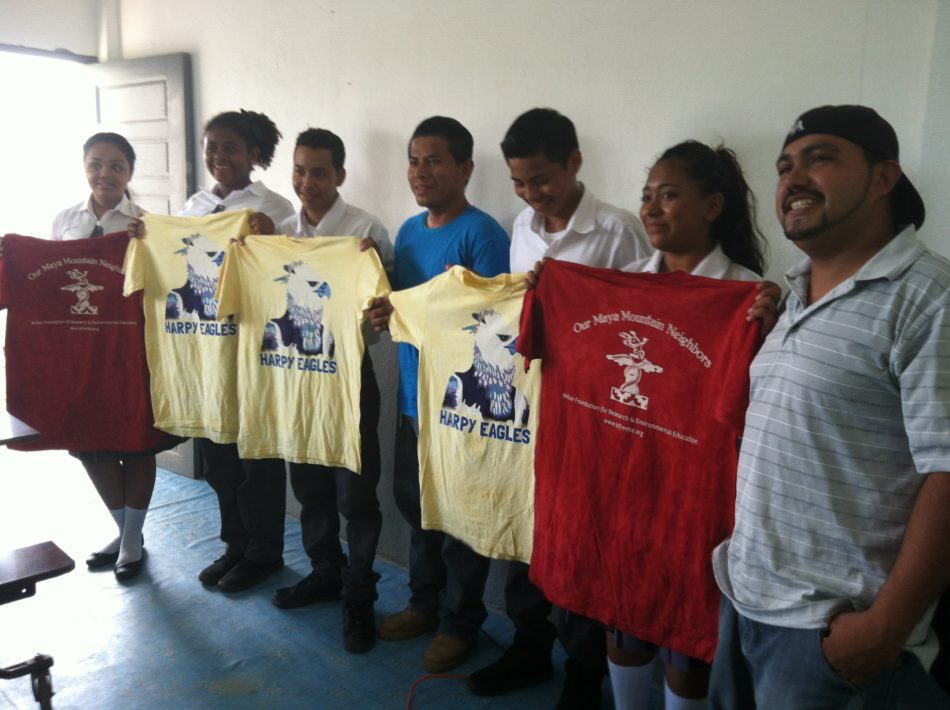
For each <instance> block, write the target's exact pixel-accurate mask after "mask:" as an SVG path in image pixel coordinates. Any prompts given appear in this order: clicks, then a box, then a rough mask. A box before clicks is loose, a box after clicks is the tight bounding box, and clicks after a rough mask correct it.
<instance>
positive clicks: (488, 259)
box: [370, 116, 509, 673]
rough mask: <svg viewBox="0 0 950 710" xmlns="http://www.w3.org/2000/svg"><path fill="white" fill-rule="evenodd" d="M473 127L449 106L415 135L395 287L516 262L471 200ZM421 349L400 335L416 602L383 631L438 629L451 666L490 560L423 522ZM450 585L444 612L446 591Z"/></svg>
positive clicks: (381, 322)
mask: <svg viewBox="0 0 950 710" xmlns="http://www.w3.org/2000/svg"><path fill="white" fill-rule="evenodd" d="M472 146H473V140H472V134H471V133H469V132H468V130H467V129H466V128H465V127H464V126H463V125H462V124H461V123H459V122H458V121H456V120H455V119H452V118H446V117H444V116H433V117H431V118H427V119H426V120H424V121H423V122H422V123H420V124H419V126H418V127H417V128H416V130H415V132H414V133H413V134H412V138H411V139H410V141H409V171H408V177H409V187H410V188H411V189H412V194H413V195H414V196H415V198H416V202H417V203H418V204H419V205H420V206H422V207H425V208H426V211H425V212H422V213H421V214H418V215H416V216H415V217H411V218H410V219H408V220H406V222H405V223H404V224H403V225H402V227H401V228H400V229H399V233H398V234H397V235H396V244H395V253H394V261H395V270H394V273H393V278H392V285H393V288H394V289H395V290H397V291H398V290H401V289H405V288H411V287H412V286H418V285H419V284H421V283H425V282H426V281H428V280H429V279H431V278H433V277H434V276H438V275H439V274H441V273H442V272H443V271H445V269H446V268H448V267H449V266H452V265H456V264H458V265H460V266H464V267H465V268H467V269H470V270H472V271H474V272H476V273H478V274H481V275H482V276H496V275H497V274H502V273H507V271H508V251H509V243H508V235H507V234H506V233H505V230H504V229H503V228H502V227H501V225H499V224H498V222H496V221H495V220H494V219H492V218H491V217H490V216H489V215H487V214H485V213H484V212H482V211H481V210H480V209H478V208H477V207H473V206H472V205H470V204H469V203H468V200H467V199H466V197H465V186H466V185H467V184H468V180H469V178H470V177H471V175H472V170H473V168H474V163H473V162H472ZM391 311H392V308H391V306H390V305H389V302H388V300H387V299H379V300H378V301H377V302H376V303H374V304H373V309H372V310H371V312H370V318H371V320H372V322H373V325H374V326H375V327H376V329H377V330H380V329H383V328H385V327H386V324H387V323H388V321H389V313H390V312H391ZM418 373H419V352H418V351H417V350H416V349H415V348H414V347H412V346H411V345H407V344H405V343H400V344H399V418H398V421H399V423H398V426H397V430H396V452H395V465H394V472H393V493H394V495H395V499H396V505H397V506H398V507H399V511H400V512H401V513H402V515H403V517H404V518H405V519H406V522H407V523H409V527H410V528H411V530H410V551H409V588H410V590H411V592H412V593H411V596H410V598H409V606H408V607H406V609H405V610H403V611H401V612H399V613H398V614H393V615H392V616H389V617H387V618H386V619H384V620H383V622H382V623H381V624H380V627H379V637H380V638H381V639H384V640H388V641H401V640H406V639H411V638H416V637H417V636H421V635H422V634H425V633H429V632H432V631H436V630H437V631H438V633H437V635H436V636H435V638H434V639H433V640H432V642H431V643H430V644H429V648H428V649H427V650H426V654H425V660H424V666H425V670H426V672H428V673H442V672H445V671H448V670H450V669H452V668H455V667H456V666H458V665H460V664H461V663H463V662H464V661H465V659H466V658H467V657H468V655H469V653H470V652H471V649H472V646H473V645H474V642H475V636H476V634H477V633H478V629H479V627H480V626H481V624H482V622H483V621H484V620H485V616H486V612H485V605H484V604H483V603H482V592H483V591H484V588H485V580H486V578H487V577H488V567H489V561H488V559H487V558H485V557H482V556H481V555H479V554H477V553H476V552H474V551H473V550H472V549H471V548H470V547H468V546H467V545H466V544H465V543H463V542H461V541H459V540H456V539H455V538H453V537H452V536H450V535H447V534H445V533H442V532H440V531H437V530H423V529H422V513H421V505H420V497H419V458H418V453H417V444H418V436H419V421H418V410H417V406H416V398H417V390H418ZM443 592H444V594H445V600H444V606H445V608H444V610H443V614H442V618H441V620H440V619H439V596H440V594H441V593H443Z"/></svg>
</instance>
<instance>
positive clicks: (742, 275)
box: [621, 244, 762, 281]
mask: <svg viewBox="0 0 950 710" xmlns="http://www.w3.org/2000/svg"><path fill="white" fill-rule="evenodd" d="M662 267H663V252H661V251H657V252H654V253H653V256H651V257H648V258H646V259H638V260H637V261H634V262H633V263H632V264H627V265H626V266H624V267H623V268H622V269H621V271H630V272H632V273H635V274H658V273H660V270H661V268H662ZM690 273H691V274H692V275H693V276H705V277H706V278H710V279H726V280H728V281H761V280H762V277H761V276H759V275H758V274H757V273H755V272H754V271H752V270H751V269H747V268H746V267H744V266H740V265H739V264H737V263H735V262H734V261H730V260H729V257H728V256H726V254H725V252H723V250H722V247H721V246H720V245H719V244H717V245H716V246H715V248H714V249H713V250H712V251H711V252H709V253H708V254H707V255H706V256H704V257H703V260H702V261H701V262H699V263H698V264H696V268H694V269H693V270H692V271H691V272H690Z"/></svg>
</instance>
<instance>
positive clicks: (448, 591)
mask: <svg viewBox="0 0 950 710" xmlns="http://www.w3.org/2000/svg"><path fill="white" fill-rule="evenodd" d="M417 442H418V429H417V425H416V423H415V420H414V419H412V418H411V417H406V416H403V415H400V416H399V425H398V427H397V429H396V454H395V458H396V461H395V470H394V472H393V493H394V495H395V498H396V506H397V507H398V508H399V512H401V513H402V516H403V517H404V518H405V519H406V522H407V523H408V524H409V527H410V533H409V589H410V590H411V592H412V594H411V596H410V598H409V606H411V607H412V608H413V609H416V610H418V611H421V612H423V613H425V614H429V615H430V616H437V615H438V613H439V599H440V596H441V595H443V594H444V606H445V614H444V615H443V617H442V620H441V623H440V624H439V631H440V632H441V633H448V634H452V635H454V636H461V637H464V638H471V637H473V636H475V634H476V633H478V629H479V628H480V627H481V625H482V622H483V621H485V617H486V616H487V612H486V611H485V604H484V603H483V602H482V594H483V593H484V591H485V581H486V580H487V579H488V568H489V560H488V558H487V557H482V556H481V555H479V554H478V553H477V552H475V551H474V550H473V549H472V548H470V547H469V546H468V545H466V544H465V543H464V542H462V541H461V540H456V539H455V538H454V537H452V536H451V535H446V534H445V533H443V532H440V531H438V530H423V529H422V507H421V499H420V493H419V457H418V452H417Z"/></svg>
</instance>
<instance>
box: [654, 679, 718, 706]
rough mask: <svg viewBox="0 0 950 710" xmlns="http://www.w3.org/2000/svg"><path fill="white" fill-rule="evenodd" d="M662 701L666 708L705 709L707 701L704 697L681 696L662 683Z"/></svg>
mask: <svg viewBox="0 0 950 710" xmlns="http://www.w3.org/2000/svg"><path fill="white" fill-rule="evenodd" d="M663 702H664V707H665V708H666V710H706V708H708V707H709V702H708V701H707V699H706V698H698V699H697V698H683V697H680V696H679V695H677V694H676V693H674V692H673V691H672V690H670V686H669V685H666V684H664V687H663Z"/></svg>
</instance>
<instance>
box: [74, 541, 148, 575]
mask: <svg viewBox="0 0 950 710" xmlns="http://www.w3.org/2000/svg"><path fill="white" fill-rule="evenodd" d="M142 544H143V545H144V544H145V536H144V535H142ZM118 561H119V551H118V550H116V551H115V552H93V553H92V554H91V555H89V557H87V558H86V567H88V568H89V569H99V568H100V567H115V563H116V562H118Z"/></svg>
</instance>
